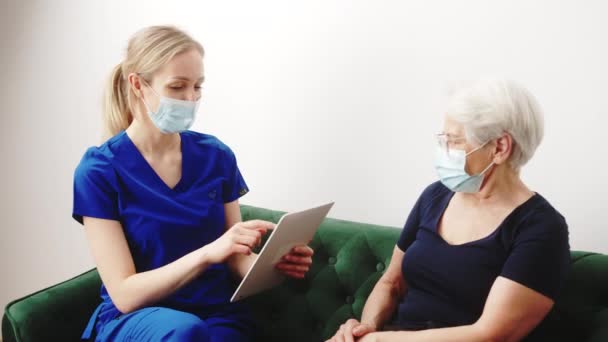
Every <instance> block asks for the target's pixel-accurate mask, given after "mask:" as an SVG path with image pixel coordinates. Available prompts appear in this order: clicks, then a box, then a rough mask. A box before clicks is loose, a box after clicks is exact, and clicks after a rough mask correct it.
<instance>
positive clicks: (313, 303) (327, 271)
mask: <svg viewBox="0 0 608 342" xmlns="http://www.w3.org/2000/svg"><path fill="white" fill-rule="evenodd" d="M241 211H242V214H243V220H250V219H262V220H267V221H272V222H278V220H279V219H280V218H281V215H282V214H283V213H282V212H278V211H272V210H267V209H261V208H255V207H250V206H242V207H241ZM399 233H400V231H399V230H398V229H395V228H391V227H383V226H376V225H370V224H362V223H356V224H355V223H354V222H349V221H341V220H336V219H331V218H328V219H325V220H324V221H323V223H322V224H321V226H320V227H319V230H318V231H317V234H315V237H314V238H313V241H312V242H311V244H310V246H311V247H312V248H313V249H314V250H315V254H314V255H313V264H312V267H311V269H310V271H309V272H308V273H307V276H306V278H305V279H304V280H289V279H288V280H287V281H286V282H285V283H283V284H282V285H281V286H278V287H276V288H274V289H271V290H269V291H266V292H264V293H263V294H261V295H258V296H254V297H252V298H250V299H249V300H248V302H249V303H250V304H251V305H252V306H253V308H254V310H255V312H256V315H255V316H256V319H258V321H259V323H260V324H259V325H260V327H262V332H261V333H262V334H263V338H262V339H263V340H266V341H287V338H288V337H289V341H290V342H297V341H307V342H310V341H320V340H323V339H325V338H326V337H328V336H331V335H332V334H333V333H334V332H335V329H336V328H337V327H338V326H339V325H340V324H342V323H343V322H344V321H346V320H347V319H348V318H350V317H361V311H362V310H363V306H364V305H365V300H366V299H367V296H368V295H369V293H370V292H371V290H372V289H373V287H374V285H375V284H376V282H377V281H378V279H380V276H381V275H382V273H383V271H384V269H385V268H386V266H388V263H389V261H390V258H391V255H392V251H393V247H394V246H395V242H396V241H397V238H398V237H399Z"/></svg>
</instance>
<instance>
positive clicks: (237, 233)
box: [203, 220, 274, 264]
mask: <svg viewBox="0 0 608 342" xmlns="http://www.w3.org/2000/svg"><path fill="white" fill-rule="evenodd" d="M273 228H274V223H272V222H267V221H262V220H251V221H246V222H239V223H237V224H235V225H234V226H232V227H231V228H230V229H228V230H227V231H226V232H224V234H222V236H220V237H219V238H218V239H217V240H215V241H213V242H212V243H210V244H208V245H206V246H205V247H203V248H204V249H205V251H206V253H205V254H206V255H207V260H208V261H209V262H210V263H212V264H218V263H222V262H225V261H226V260H227V259H228V258H229V257H231V256H232V255H233V254H245V255H250V254H251V249H253V248H254V247H255V246H257V245H259V244H260V242H261V241H262V235H264V234H265V233H266V232H267V231H268V230H269V229H273Z"/></svg>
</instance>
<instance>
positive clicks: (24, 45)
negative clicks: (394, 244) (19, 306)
mask: <svg viewBox="0 0 608 342" xmlns="http://www.w3.org/2000/svg"><path fill="white" fill-rule="evenodd" d="M2 6H3V7H4V8H3V9H2V12H1V14H0V16H1V18H0V19H1V20H0V25H2V27H0V37H1V38H2V40H1V43H2V50H1V53H0V54H1V60H0V61H1V63H0V68H1V69H0V72H1V73H0V75H2V79H1V80H0V84H2V91H1V92H0V94H1V95H0V96H2V98H1V99H2V102H1V103H2V106H1V110H0V118H1V121H0V122H1V128H2V133H1V134H0V139H2V140H1V141H0V149H1V150H0V153H1V155H0V156H1V157H0V158H1V160H2V167H1V168H0V176H1V177H0V181H1V182H2V190H3V191H2V195H1V197H0V199H1V203H0V204H1V205H0V218H1V219H2V228H1V229H2V237H1V240H0V265H1V271H2V273H1V274H2V281H0V305H2V306H4V305H5V304H6V303H7V302H8V301H9V300H11V299H14V298H16V297H18V296H22V295H25V294H27V293H29V292H32V291H34V290H36V289H40V288H42V287H44V286H48V285H51V284H53V283H55V282H58V281H61V280H63V279H66V278H68V277H70V276H72V275H75V274H77V273H79V272H81V271H84V270H86V269H88V268H90V267H92V266H93V264H92V260H91V258H90V256H89V252H88V249H87V245H86V242H85V240H84V236H83V231H82V229H81V228H80V227H79V225H78V224H76V223H75V222H74V221H73V220H72V219H71V217H70V214H71V206H72V173H73V169H74V167H75V166H76V165H77V163H78V161H79V160H80V157H81V156H82V154H83V152H84V151H85V149H86V147H88V146H90V145H93V144H97V143H98V142H99V138H100V131H101V120H100V117H101V116H100V115H101V114H100V99H101V92H102V87H103V83H104V80H105V78H106V77H107V74H108V73H109V71H110V68H111V67H112V66H113V65H115V64H116V63H118V62H119V61H120V58H121V54H122V52H123V49H124V48H125V46H126V41H127V39H128V37H129V36H130V35H131V34H132V33H133V32H134V31H135V30H137V29H139V28H141V27H144V26H147V25H151V24H167V23H169V24H177V25H179V26H181V27H182V28H185V29H186V30H188V31H189V32H190V33H191V34H192V35H193V36H195V37H197V38H198V39H199V40H200V41H201V42H202V43H203V44H204V45H205V47H206V50H207V56H206V58H205V62H206V68H207V70H206V74H207V75H206V76H207V80H208V81H207V82H206V85H205V87H206V90H205V103H204V105H203V106H202V111H201V115H200V117H199V119H198V121H197V123H196V125H195V127H194V128H195V129H196V130H200V131H204V132H209V133H212V134H215V135H217V136H219V137H220V138H221V139H222V140H224V141H225V142H226V143H227V144H229V145H230V146H231V147H232V148H233V150H234V151H235V152H236V153H237V157H238V159H239V163H240V166H241V169H242V172H243V173H244V175H245V177H246V179H247V181H248V183H249V185H250V188H251V189H252V191H251V193H250V194H248V195H247V196H246V197H245V198H244V199H243V202H244V203H249V204H254V205H258V206H264V207H269V208H275V209H282V210H293V209H298V208H302V207H305V206H308V205H312V204H317V203H320V202H322V201H325V200H329V199H333V200H336V201H337V203H336V206H335V207H334V209H333V211H332V212H331V216H334V217H339V218H345V219H351V220H358V221H366V222H374V223H379V224H386V225H393V226H400V225H402V224H403V222H404V220H405V218H406V216H407V214H408V212H409V209H410V208H411V206H412V204H413V203H414V201H415V199H416V197H417V196H418V194H419V192H420V191H421V190H422V189H423V188H424V186H425V185H427V184H428V183H430V182H432V181H434V179H435V176H434V173H433V169H432V166H431V165H432V148H433V143H434V142H433V139H432V134H433V133H435V132H436V131H438V130H439V128H440V126H441V113H442V108H443V105H444V100H445V98H444V94H445V90H446V88H447V87H448V86H449V84H450V83H451V82H453V81H458V80H463V79H474V78H476V77H478V76H480V75H487V74H495V75H505V76H508V77H510V78H513V79H516V80H519V81H520V82H521V83H523V84H525V85H527V86H528V88H530V89H531V90H532V91H533V93H535V94H536V95H537V97H538V99H539V101H540V102H541V104H542V105H543V106H544V108H545V111H546V136H545V140H544V142H543V144H542V146H541V147H540V149H539V150H538V152H537V155H536V156H535V158H534V159H533V160H532V162H531V163H530V164H529V165H528V167H526V168H525V169H524V178H525V180H526V181H527V182H528V184H529V185H530V186H531V187H532V188H533V189H534V190H536V191H538V192H540V193H541V194H543V195H544V196H545V197H546V198H548V199H549V200H550V201H551V202H552V203H553V204H554V205H555V206H556V207H557V208H558V210H560V211H561V212H562V213H563V214H564V215H565V216H566V218H567V220H568V222H569V224H570V229H571V245H572V247H573V248H574V249H582V250H592V251H599V252H608V244H606V241H607V240H608V233H607V232H606V229H607V228H608V226H607V225H606V222H607V221H608V210H606V209H608V208H606V204H604V203H605V201H603V194H604V193H606V192H607V191H608V181H607V180H606V179H605V178H603V177H604V171H605V169H606V167H607V166H608V153H606V152H605V150H606V147H607V146H608V143H607V142H606V140H605V138H604V136H605V131H606V127H607V126H608V118H607V117H606V114H607V110H606V108H608V103H607V102H608V97H607V96H606V80H608V65H607V63H606V61H608V48H607V47H606V42H607V41H608V40H607V39H606V38H607V34H606V32H608V22H607V21H606V20H605V17H606V13H607V9H608V8H607V7H608V5H606V2H603V1H561V2H558V1H549V0H545V1H482V0H480V1H436V0H420V1H372V0H369V1H354V0H346V1H326V0H325V1H322V0H308V1H305V2H300V1H298V2H296V1H262V0H258V1H207V2H200V1H192V2H180V1H173V2H170V3H169V2H166V1H137V2H135V1H131V2H128V3H127V2H126V1H117V0H113V1H96V2H92V1H17V0H10V1H8V2H7V1H4V3H3V5H2Z"/></svg>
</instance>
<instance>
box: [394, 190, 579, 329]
mask: <svg viewBox="0 0 608 342" xmlns="http://www.w3.org/2000/svg"><path fill="white" fill-rule="evenodd" d="M453 196H454V192H453V191H450V190H449V189H448V188H446V187H445V186H444V185H443V184H441V183H440V182H436V183H434V184H432V185H430V186H429V187H427V188H426V189H425V191H424V192H423V193H422V195H421V196H420V198H419V199H418V201H417V202H416V204H415V205H414V208H413V209H412V211H411V213H410V215H409V217H408V219H407V222H406V223H405V227H404V228H403V231H402V233H401V236H400V238H399V241H398V243H397V246H398V247H399V249H401V250H402V251H404V252H405V254H404V256H403V261H402V272H403V277H404V279H405V281H406V283H407V286H408V291H407V294H406V296H405V297H404V298H403V301H402V302H401V304H400V305H399V309H398V312H397V316H396V317H395V318H396V322H394V323H396V324H398V325H400V326H402V327H403V328H413V329H416V328H426V327H429V326H433V327H437V326H439V327H445V326H458V325H466V324H472V323H474V322H475V321H477V319H479V317H480V316H481V314H482V312H483V307H484V305H485V302H486V299H487V297H488V295H489V293H490V288H491V287H492V285H493V284H494V281H495V280H496V278H497V277H498V276H502V277H505V278H508V279H510V280H513V281H515V282H517V283H519V284H521V285H523V286H526V287H528V288H530V289H532V290H534V291H536V292H539V293H541V294H543V295H545V296H547V297H549V298H551V299H553V300H555V299H557V297H558V295H559V292H560V289H561V288H562V286H563V285H564V283H565V280H566V277H567V274H568V271H569V268H570V247H569V242H568V225H567V224H566V221H565V219H564V217H563V216H562V215H561V214H560V213H559V212H558V211H557V210H555V208H553V206H551V204H549V202H548V201H547V200H545V198H543V197H542V196H541V195H540V194H538V193H537V194H535V195H533V196H532V197H531V198H530V199H528V200H527V201H526V202H524V203H523V204H521V205H520V206H518V207H517V208H515V210H513V211H512V212H511V213H510V214H509V215H508V216H507V217H506V218H505V219H504V221H502V223H501V224H500V225H499V226H498V227H496V229H495V230H494V231H493V232H492V233H491V234H489V235H488V236H486V237H484V238H482V239H479V240H475V241H470V242H467V243H464V244H460V245H451V244H449V243H447V242H446V241H445V240H444V239H443V238H442V237H441V236H440V235H439V233H438V231H437V228H438V226H439V222H440V220H441V217H442V216H443V213H444V212H445V210H446V208H447V206H448V204H449V203H450V200H451V199H452V197H453ZM555 315H557V313H553V314H551V315H549V316H548V317H547V318H546V319H545V322H543V323H545V324H541V326H539V327H537V329H536V331H535V332H533V335H531V336H530V337H532V336H534V337H536V338H529V339H528V340H541V341H550V340H551V339H542V338H539V336H540V335H542V334H543V333H545V332H542V333H541V330H543V329H544V327H545V326H547V324H549V323H550V322H549V320H555V319H557V317H556V316H555Z"/></svg>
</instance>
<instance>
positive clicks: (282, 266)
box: [275, 246, 314, 279]
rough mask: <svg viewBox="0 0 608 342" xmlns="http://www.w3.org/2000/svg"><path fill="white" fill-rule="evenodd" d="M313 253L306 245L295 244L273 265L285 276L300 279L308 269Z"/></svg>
mask: <svg viewBox="0 0 608 342" xmlns="http://www.w3.org/2000/svg"><path fill="white" fill-rule="evenodd" d="M313 254H314V251H313V250H312V248H310V247H308V246H296V247H294V248H292V249H291V251H289V253H287V254H285V255H284V256H283V257H282V258H281V261H280V262H279V263H277V264H276V265H275V267H276V269H277V270H279V272H281V273H283V274H285V275H286V276H289V277H292V278H296V279H302V278H304V275H305V274H306V272H308V270H309V269H310V265H311V264H312V255H313Z"/></svg>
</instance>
